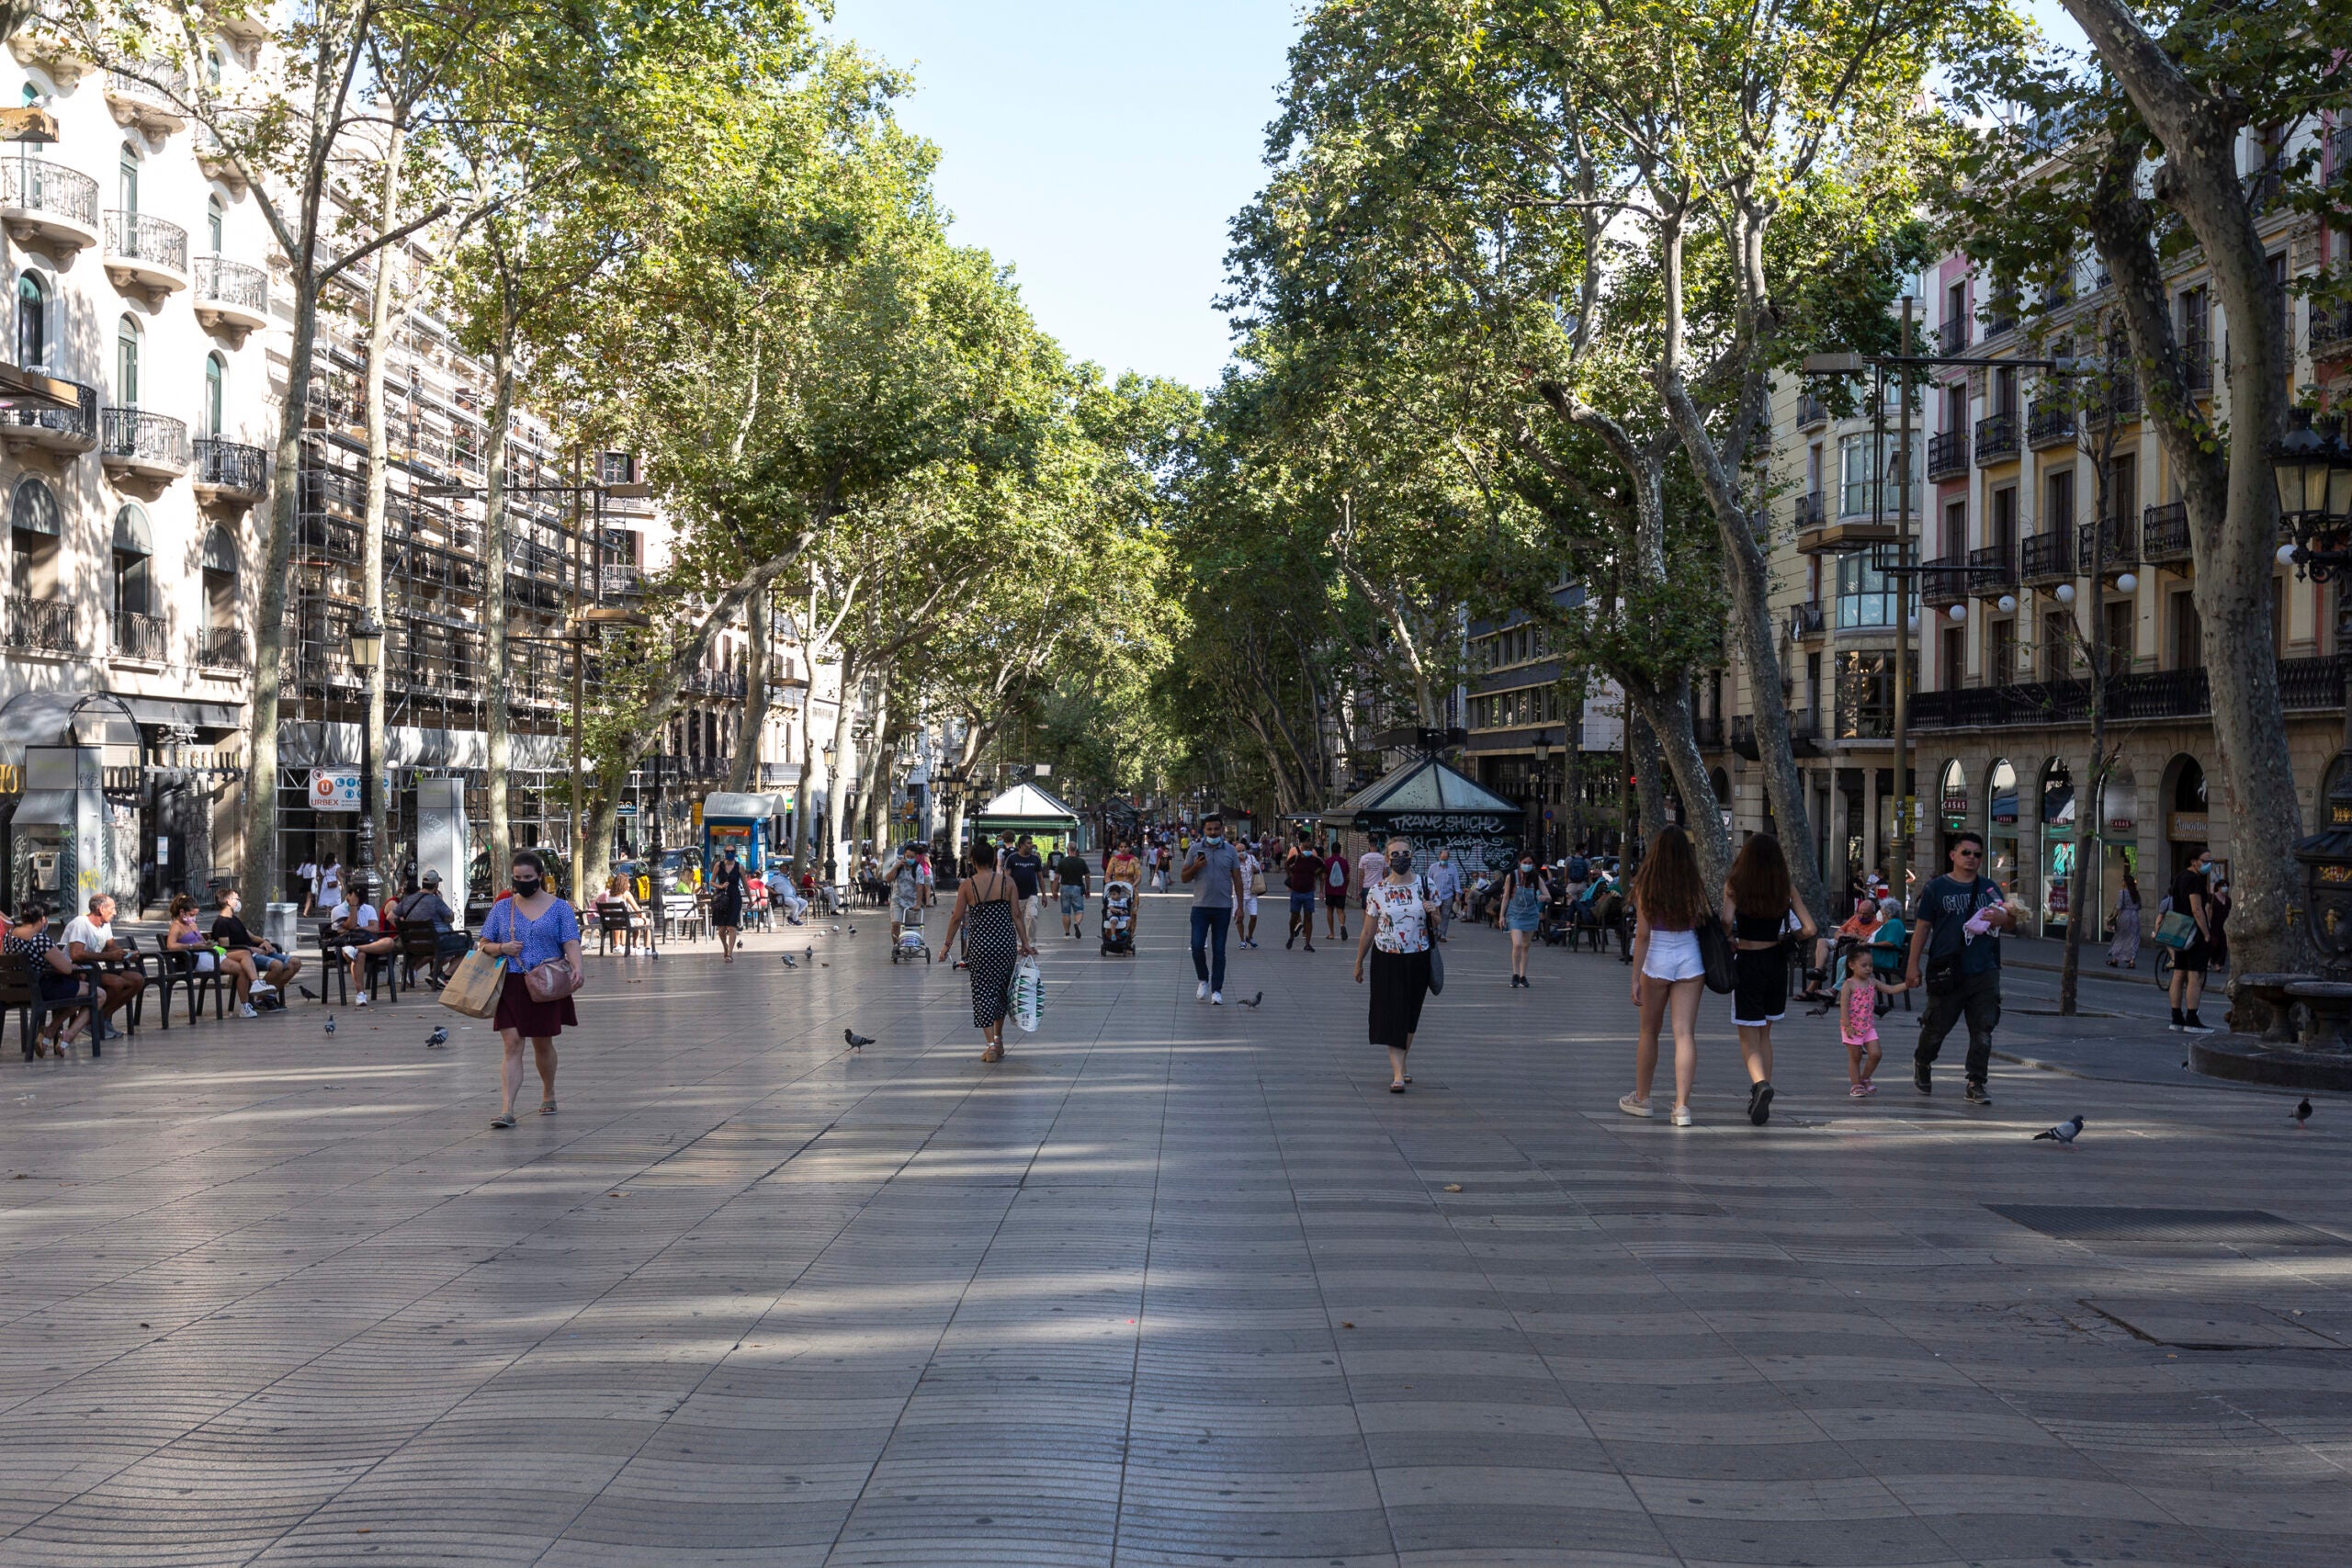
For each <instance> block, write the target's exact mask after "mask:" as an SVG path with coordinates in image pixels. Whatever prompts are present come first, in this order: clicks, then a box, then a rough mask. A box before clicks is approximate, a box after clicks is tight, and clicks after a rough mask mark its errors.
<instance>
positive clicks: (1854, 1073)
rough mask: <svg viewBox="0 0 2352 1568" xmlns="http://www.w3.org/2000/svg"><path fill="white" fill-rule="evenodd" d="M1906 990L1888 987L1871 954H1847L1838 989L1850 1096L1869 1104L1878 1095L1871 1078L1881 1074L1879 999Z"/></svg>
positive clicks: (1840, 1034)
mask: <svg viewBox="0 0 2352 1568" xmlns="http://www.w3.org/2000/svg"><path fill="white" fill-rule="evenodd" d="M1904 989H1905V987H1901V986H1894V985H1889V984H1888V983H1887V982H1886V981H1884V980H1882V979H1880V978H1879V977H1878V976H1877V975H1876V973H1875V972H1873V970H1872V969H1871V953H1870V949H1868V948H1866V947H1858V948H1856V949H1854V951H1852V952H1851V953H1848V954H1846V978H1845V980H1844V982H1843V983H1841V984H1840V985H1839V986H1838V1038H1839V1039H1841V1040H1843V1041H1844V1042H1845V1043H1846V1076H1847V1077H1848V1078H1849V1080H1850V1087H1849V1088H1848V1089H1847V1090H1846V1093H1847V1096H1848V1097H1849V1099H1853V1100H1867V1099H1868V1098H1870V1097H1871V1095H1873V1094H1876V1093H1877V1092H1878V1086H1877V1085H1876V1084H1874V1083H1872V1082H1871V1074H1873V1073H1875V1072H1877V1071H1878V1064H1879V1048H1878V998H1880V997H1881V996H1889V997H1899V996H1901V995H1902V994H1903V992H1904Z"/></svg>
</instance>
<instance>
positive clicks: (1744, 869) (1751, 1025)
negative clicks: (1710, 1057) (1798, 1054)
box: [1724, 833, 1814, 1127]
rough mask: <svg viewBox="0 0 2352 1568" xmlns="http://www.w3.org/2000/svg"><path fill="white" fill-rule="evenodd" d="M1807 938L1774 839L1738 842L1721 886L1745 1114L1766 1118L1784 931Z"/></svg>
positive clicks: (1784, 971)
mask: <svg viewBox="0 0 2352 1568" xmlns="http://www.w3.org/2000/svg"><path fill="white" fill-rule="evenodd" d="M1792 917H1793V924H1794V925H1795V927H1796V929H1797V931H1798V932H1799V933H1800V935H1801V940H1802V941H1804V942H1808V943H1809V942H1812V941H1813V937H1814V924H1813V917H1812V916H1811V915H1810V914H1808V913H1806V912H1805V908H1804V905H1802V904H1800V903H1798V902H1797V897H1796V888H1795V885H1794V884H1793V883H1792V881H1791V880H1790V877H1789V860H1788V856H1786V855H1785V854H1782V853H1781V840H1778V839H1776V838H1774V837H1773V836H1772V835H1771V834H1770V833H1758V834H1757V835H1756V836H1755V837H1753V838H1751V839H1749V840H1747V842H1746V843H1744V844H1742V845H1741V846H1740V847H1739V855H1738V858H1737V859H1736V860H1734V861H1733V862H1732V863H1731V877H1730V880H1729V881H1727V882H1726V883H1725V884H1724V925H1726V926H1728V927H1730V928H1731V936H1732V944H1731V945H1732V955H1731V965H1732V980H1733V985H1732V993H1731V1021H1732V1023H1733V1025H1734V1026H1735V1027H1736V1028H1737V1029H1738V1031H1739V1054H1740V1055H1741V1056H1743V1057H1745V1058H1746V1059H1747V1119H1748V1121H1750V1122H1754V1123H1755V1124H1756V1125H1757V1126H1758V1127H1761V1126H1762V1125H1764V1123H1765V1122H1769V1121H1770V1120H1771V1117H1772V1026H1773V1025H1774V1024H1776V1023H1778V1022H1780V1021H1781V1015H1782V1014H1783V1013H1785V1012H1787V1011H1788V1010H1789V956H1788V939H1789V930H1790V926H1791V924H1792Z"/></svg>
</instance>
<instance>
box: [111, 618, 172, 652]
mask: <svg viewBox="0 0 2352 1568" xmlns="http://www.w3.org/2000/svg"><path fill="white" fill-rule="evenodd" d="M169 647H170V644H169V640H168V638H167V637H166V636H165V633H164V617H163V616H161V615H140V614H139V613H138V612H136V611H134V610H117V611H116V612H115V613H114V650H115V652H117V653H118V654H120V655H121V656H122V657H123V658H125V659H144V660H148V661H150V662H152V663H156V664H160V663H162V662H163V661H164V655H165V654H166V652H167V651H168V650H169Z"/></svg>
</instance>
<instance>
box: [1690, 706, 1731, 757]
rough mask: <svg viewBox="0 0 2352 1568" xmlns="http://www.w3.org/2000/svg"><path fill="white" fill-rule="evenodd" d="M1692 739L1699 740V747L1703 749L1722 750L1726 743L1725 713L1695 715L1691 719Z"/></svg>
mask: <svg viewBox="0 0 2352 1568" xmlns="http://www.w3.org/2000/svg"><path fill="white" fill-rule="evenodd" d="M1691 739H1692V740H1693V741H1695V742H1697V744H1698V747H1699V749H1700V750H1702V751H1717V750H1722V749H1723V744H1724V718H1723V715H1721V714H1717V713H1702V714H1696V715H1693V716H1692V717H1691Z"/></svg>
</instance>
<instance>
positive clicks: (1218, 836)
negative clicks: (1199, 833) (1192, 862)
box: [1208, 833, 1225, 844]
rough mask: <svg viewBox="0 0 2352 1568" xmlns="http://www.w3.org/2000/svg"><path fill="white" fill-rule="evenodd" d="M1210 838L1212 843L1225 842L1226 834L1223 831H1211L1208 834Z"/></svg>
mask: <svg viewBox="0 0 2352 1568" xmlns="http://www.w3.org/2000/svg"><path fill="white" fill-rule="evenodd" d="M1208 840H1209V842H1210V843H1212V844H1221V843H1223V842H1225V835H1224V834H1223V833H1211V834H1210V835H1209V836H1208Z"/></svg>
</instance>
